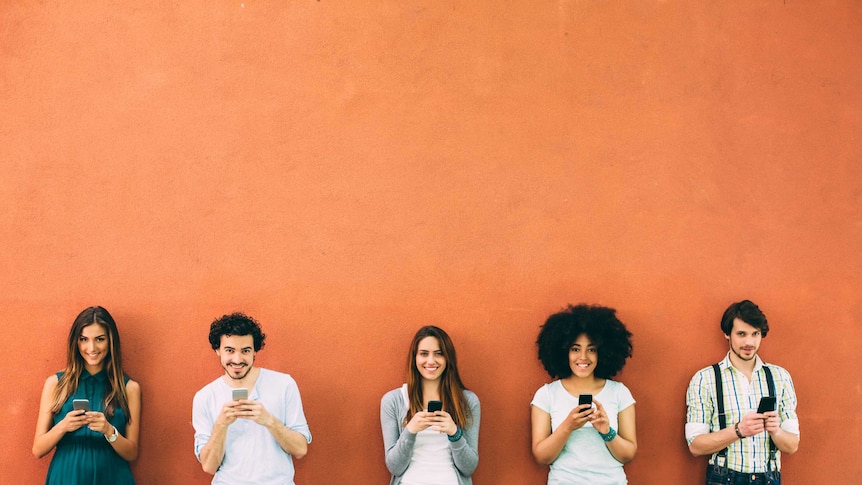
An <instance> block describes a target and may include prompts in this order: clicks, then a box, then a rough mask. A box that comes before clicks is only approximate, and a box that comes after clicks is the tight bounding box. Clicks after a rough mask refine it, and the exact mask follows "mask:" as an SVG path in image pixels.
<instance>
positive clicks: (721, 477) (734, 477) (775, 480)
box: [706, 465, 781, 485]
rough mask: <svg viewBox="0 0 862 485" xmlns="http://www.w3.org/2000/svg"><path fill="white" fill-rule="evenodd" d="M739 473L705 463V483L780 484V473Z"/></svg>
mask: <svg viewBox="0 0 862 485" xmlns="http://www.w3.org/2000/svg"><path fill="white" fill-rule="evenodd" d="M770 476H772V478H768V477H767V475H766V474H765V473H740V472H736V471H733V470H728V469H727V468H721V467H716V466H714V465H706V485H755V484H756V485H781V473H780V472H772V473H771V474H770Z"/></svg>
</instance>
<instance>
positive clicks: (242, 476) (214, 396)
mask: <svg viewBox="0 0 862 485" xmlns="http://www.w3.org/2000/svg"><path fill="white" fill-rule="evenodd" d="M265 338H266V335H264V334H263V332H261V329H260V325H259V324H258V323H257V321H255V320H254V319H253V318H251V317H249V316H247V315H244V314H242V313H233V314H231V315H225V316H223V317H221V318H219V319H217V320H215V321H214V322H213V323H212V325H210V334H209V341H210V345H211V346H212V348H213V350H214V351H215V353H216V355H217V356H218V357H219V361H220V362H221V366H222V368H223V370H224V373H223V374H222V376H220V377H219V378H218V379H216V380H214V381H213V382H211V383H209V384H207V385H206V386H205V387H204V388H203V389H201V390H200V391H198V392H197V394H195V398H194V403H193V406H192V423H193V425H194V428H195V455H196V456H197V458H198V460H199V461H200V463H201V467H203V469H204V471H205V472H207V473H210V474H213V475H215V476H214V477H213V481H212V483H213V484H226V485H227V484H229V485H238V484H248V485H276V484H278V485H293V484H294V481H293V476H294V468H293V458H302V457H303V456H305V454H306V453H307V451H308V444H309V443H311V432H310V431H309V429H308V423H307V422H306V420H305V414H304V413H303V411H302V400H301V399H300V396H299V388H298V387H297V385H296V382H295V381H294V380H293V378H291V377H290V376H289V375H288V374H282V373H280V372H276V371H272V370H269V369H263V368H260V367H256V366H255V365H254V357H255V354H256V353H257V352H258V351H259V350H260V349H261V348H263V345H264V339H265ZM237 390H239V392H238V393H235V392H234V391H237Z"/></svg>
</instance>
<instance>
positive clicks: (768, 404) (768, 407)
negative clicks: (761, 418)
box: [757, 396, 775, 414]
mask: <svg viewBox="0 0 862 485" xmlns="http://www.w3.org/2000/svg"><path fill="white" fill-rule="evenodd" d="M769 411H775V398H774V397H772V396H764V397H762V398H760V404H759V405H758V406H757V413H758V414H763V413H766V412H769Z"/></svg>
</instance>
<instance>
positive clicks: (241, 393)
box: [231, 387, 248, 401]
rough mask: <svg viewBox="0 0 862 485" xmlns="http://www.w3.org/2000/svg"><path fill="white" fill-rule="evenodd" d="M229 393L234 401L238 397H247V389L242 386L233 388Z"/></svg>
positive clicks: (238, 398) (237, 399)
mask: <svg viewBox="0 0 862 485" xmlns="http://www.w3.org/2000/svg"><path fill="white" fill-rule="evenodd" d="M231 394H232V397H233V400H234V401H239V400H240V399H248V389H246V388H244V387H239V388H236V389H234V390H233V391H232V393H231Z"/></svg>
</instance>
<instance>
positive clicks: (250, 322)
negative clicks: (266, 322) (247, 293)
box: [209, 312, 266, 352]
mask: <svg viewBox="0 0 862 485" xmlns="http://www.w3.org/2000/svg"><path fill="white" fill-rule="evenodd" d="M222 335H236V336H243V335H251V336H252V337H253V338H254V351H255V352H257V351H258V350H260V349H262V348H263V344H264V340H265V339H266V334H264V333H263V332H261V331H260V324H259V323H257V320H255V319H254V318H251V317H250V316H248V315H246V314H244V313H239V312H237V313H231V314H230V315H224V316H222V317H221V318H218V319H216V320H214V321H213V323H212V324H210V336H209V338H210V345H212V348H213V350H218V348H219V347H220V346H221V336H222Z"/></svg>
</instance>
